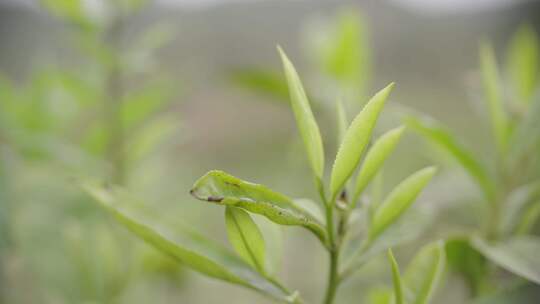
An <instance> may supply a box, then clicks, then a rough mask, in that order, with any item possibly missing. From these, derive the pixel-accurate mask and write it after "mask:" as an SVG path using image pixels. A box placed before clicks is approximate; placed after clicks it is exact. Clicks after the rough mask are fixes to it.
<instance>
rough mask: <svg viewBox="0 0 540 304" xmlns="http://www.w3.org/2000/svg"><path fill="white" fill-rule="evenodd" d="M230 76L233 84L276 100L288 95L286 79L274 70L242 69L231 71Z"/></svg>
mask: <svg viewBox="0 0 540 304" xmlns="http://www.w3.org/2000/svg"><path fill="white" fill-rule="evenodd" d="M230 77H231V81H232V82H233V83H234V84H235V85H237V86H239V87H242V88H245V89H248V90H250V91H253V92H255V93H260V94H264V95H268V96H271V97H274V98H276V99H277V100H287V98H288V97H289V88H288V86H287V82H286V80H285V79H284V78H283V77H282V75H280V74H278V73H276V72H274V71H265V70H258V69H243V70H237V71H233V72H232V73H231V75H230Z"/></svg>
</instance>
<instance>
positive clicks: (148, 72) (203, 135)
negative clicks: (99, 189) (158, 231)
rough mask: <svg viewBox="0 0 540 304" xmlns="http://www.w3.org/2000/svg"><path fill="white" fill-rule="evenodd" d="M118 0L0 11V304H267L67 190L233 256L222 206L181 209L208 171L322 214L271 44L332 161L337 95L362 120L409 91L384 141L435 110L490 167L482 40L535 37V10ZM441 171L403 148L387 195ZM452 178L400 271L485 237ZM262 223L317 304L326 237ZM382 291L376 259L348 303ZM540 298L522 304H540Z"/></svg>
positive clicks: (463, 183) (468, 190) (458, 180)
mask: <svg viewBox="0 0 540 304" xmlns="http://www.w3.org/2000/svg"><path fill="white" fill-rule="evenodd" d="M112 2H114V1H99V0H88V1H85V0H81V1H69V0H63V1H61V0H59V1H55V0H44V1H37V0H36V1H33V0H0V105H1V109H0V111H1V113H0V120H1V121H0V303H6V304H7V303H9V304H16V303H150V302H153V303H221V302H231V303H239V304H240V303H271V302H270V301H269V300H268V299H266V298H264V297H262V296H260V295H257V294H253V293H252V292H251V291H249V290H246V289H242V288H239V287H236V286H233V285H228V284H224V283H222V282H218V281H216V280H213V279H209V278H206V277H203V276H201V275H199V274H197V273H194V272H192V271H190V270H189V269H185V268H183V267H182V266H181V265H179V264H176V263H175V262H174V261H171V260H169V258H167V257H164V256H162V255H161V254H160V253H158V252H156V251H154V250H153V249H151V248H149V247H147V246H146V245H145V244H143V243H142V242H140V241H139V240H137V239H135V238H134V237H132V236H130V235H129V234H127V233H126V232H125V231H124V230H123V228H121V227H119V226H118V225H117V224H116V223H113V222H112V221H111V220H110V218H109V217H108V216H107V215H106V214H105V213H104V212H102V211H101V210H100V209H99V207H98V206H97V205H96V204H94V203H93V202H92V200H91V199H90V198H89V197H88V196H87V195H86V194H84V193H82V191H81V190H80V189H79V188H78V187H77V186H76V184H75V183H74V182H73V180H74V179H77V178H80V177H86V176H91V177H96V178H102V179H107V180H111V181H113V182H115V183H118V184H121V185H123V186H124V187H126V188H128V189H129V190H130V191H132V192H134V193H136V194H137V195H139V196H141V197H143V198H144V199H145V200H146V201H147V202H148V204H149V205H150V207H151V208H152V209H154V210H156V211H157V212H158V213H159V214H161V215H163V216H164V217H165V216H166V217H169V218H172V219H173V220H177V221H179V222H183V223H187V224H188V225H190V226H193V227H195V228H196V229H197V230H200V231H202V232H204V234H206V235H208V236H210V237H211V238H213V239H215V240H217V241H219V242H222V243H223V244H226V235H225V232H224V222H223V209H222V208H219V207H217V206H214V205H208V204H204V203H201V202H199V201H196V200H194V199H193V198H192V197H191V196H190V195H189V189H190V187H191V185H192V184H193V182H194V181H195V180H196V179H197V178H198V177H200V176H201V175H203V174H204V173H205V172H207V171H208V170H211V169H221V170H224V171H227V172H230V173H231V174H233V175H235V176H238V177H241V178H243V179H246V180H250V181H256V182H259V183H263V184H266V185H268V186H270V187H271V188H273V189H276V190H279V191H281V192H284V193H288V194H290V195H291V196H294V197H311V198H314V197H316V191H315V189H314V188H313V186H312V180H311V178H310V177H309V176H310V172H309V168H308V165H307V162H306V160H305V157H304V153H303V152H304V151H303V147H302V144H301V141H300V139H299V136H298V134H297V129H296V126H295V123H294V118H293V115H292V113H291V111H290V108H289V106H288V98H287V91H286V88H284V87H283V85H282V84H283V83H282V81H283V75H282V72H281V63H280V61H279V57H278V55H277V52H276V45H277V44H279V45H281V46H282V47H283V48H284V49H285V50H286V51H287V53H288V54H289V56H290V58H291V59H292V61H293V62H294V63H295V65H296V66H297V68H298V70H299V72H300V75H301V77H302V79H303V80H304V84H305V86H306V88H307V91H308V92H309V95H310V96H311V97H312V103H313V104H314V105H313V106H314V109H315V113H316V116H317V119H318V122H319V124H320V126H321V129H322V133H323V138H324V139H325V146H326V150H327V151H328V153H327V157H328V158H329V159H328V161H327V163H330V162H331V158H332V155H334V153H335V150H336V148H335V147H336V125H335V118H334V117H335V114H334V103H335V101H336V99H337V97H341V98H343V99H344V100H345V102H346V104H347V112H348V115H349V117H353V116H354V115H355V113H356V112H357V111H358V109H359V108H360V107H361V105H362V104H363V103H364V102H365V101H366V98H367V96H370V95H372V94H373V93H374V92H376V91H377V90H379V89H380V88H382V87H383V86H385V85H386V84H387V83H389V82H391V81H395V82H396V83H397V87H396V89H395V91H394V93H393V95H392V97H391V100H390V102H389V105H388V107H387V109H385V112H384V116H383V118H382V120H381V121H380V122H379V124H378V126H377V130H376V133H377V134H381V133H382V132H383V131H385V130H388V129H389V128H390V127H393V126H396V125H397V124H399V123H400V117H401V115H402V114H403V113H404V112H411V111H412V112H419V113H427V114H429V115H431V116H433V117H435V118H437V119H438V120H440V121H442V122H444V123H446V124H447V125H449V126H450V127H451V128H452V129H453V130H454V131H455V133H456V134H458V135H459V136H460V137H462V139H463V142H464V143H465V144H466V145H468V146H469V147H471V148H472V149H474V150H475V151H477V153H478V155H489V154H490V153H492V151H491V150H490V148H489V147H490V143H489V141H490V139H489V127H488V126H487V123H486V121H487V120H485V119H483V118H485V116H486V113H485V110H483V108H482V106H481V105H480V101H479V94H480V93H479V92H480V81H479V77H478V43H479V41H480V40H481V39H482V38H489V39H491V41H493V44H494V46H495V50H496V53H497V55H500V56H501V58H504V55H505V53H506V52H507V49H506V46H507V44H508V42H509V40H510V37H511V36H512V35H513V34H514V32H515V31H516V30H517V29H518V28H519V27H520V26H521V25H522V24H524V23H527V24H529V25H530V26H531V27H532V28H536V29H538V28H539V27H540V3H539V2H535V1H510V0H483V1H465V0H459V1H452V0H431V1H427V0H394V1H300V0H297V1H284V0H280V1H277V0H276V1H270V0H269V1H227V0H212V1H210V0H206V1H203V0H155V1H142V0H141V1H135V0H133V1H128V0H126V1H119V2H118V3H120V4H111V3H112ZM350 28H353V32H352V35H353V37H355V38H354V39H353V41H354V42H355V44H354V45H352V46H350V47H349V48H347V47H346V48H345V49H351V48H352V49H353V50H354V51H356V52H357V53H358V54H359V55H358V56H357V58H356V61H353V62H352V64H353V65H355V66H357V69H354V70H353V71H351V72H350V73H349V74H347V73H348V72H347V71H345V72H343V73H342V74H339V72H338V73H337V74H336V73H334V74H332V73H333V72H335V71H331V70H327V69H325V66H324V59H321V58H323V57H324V54H325V52H326V51H328V45H335V44H337V43H338V41H339V35H340V34H339V33H341V31H344V29H345V31H346V29H350ZM354 29H355V30H354ZM537 32H538V30H537ZM346 64H347V63H346ZM336 75H338V77H334V78H333V76H336ZM339 75H341V76H343V75H345V76H343V77H342V78H340V76H339ZM119 117H120V118H119ZM439 156H440V155H438V154H436V153H435V154H434V152H433V151H432V150H430V148H429V146H427V145H425V144H424V142H423V141H422V140H421V139H420V138H418V136H417V135H414V134H413V133H410V134H407V135H406V136H405V138H404V140H403V141H402V143H401V144H400V146H399V147H398V150H397V152H396V153H395V155H394V156H393V157H392V158H391V159H390V161H389V163H388V164H387V165H386V167H387V168H388V169H387V170H386V171H385V172H386V174H385V179H384V188H385V189H389V188H390V187H391V186H392V185H394V184H395V183H396V182H397V181H399V180H400V179H402V178H403V177H405V176H406V175H408V174H409V173H410V172H412V171H413V170H416V169H418V168H420V167H421V166H423V165H426V164H431V163H433V162H438V163H441V158H440V157H439ZM442 163H443V164H447V165H443V170H442V173H441V174H440V175H439V176H438V177H437V178H436V179H435V181H434V182H433V183H432V184H431V185H430V187H429V188H428V189H427V190H426V191H425V193H424V194H423V195H422V196H421V198H420V200H419V203H418V204H419V205H420V206H424V207H425V208H426V209H427V210H428V211H429V212H430V217H431V220H432V222H433V223H436V224H431V225H430V226H429V229H426V231H425V232H424V233H422V235H421V237H420V240H419V241H417V242H413V243H411V244H408V245H405V246H403V247H401V248H400V250H399V251H398V258H399V260H400V261H401V260H402V261H407V260H408V259H409V258H410V256H411V255H412V253H413V252H414V251H415V250H416V248H418V244H422V243H425V241H426V240H433V239H436V238H438V237H441V236H444V235H447V234H449V233H452V232H455V231H461V230H465V229H466V228H463V227H468V226H474V223H475V220H476V219H475V218H474V216H473V215H472V214H474V213H471V212H470V210H471V209H477V208H481V207H480V206H479V204H478V203H477V201H478V200H479V199H478V196H479V194H478V193H477V191H476V190H475V189H473V187H472V186H470V183H469V182H468V180H467V178H466V176H465V174H464V173H462V172H461V171H460V170H459V169H457V168H456V166H455V164H454V165H453V164H452V163H451V162H446V161H444V160H443V161H442ZM258 220H260V219H258ZM260 223H261V225H262V227H263V231H264V232H265V235H266V236H267V237H268V239H269V242H270V243H272V244H273V246H275V247H276V248H277V249H276V250H279V249H281V250H282V251H283V255H282V257H281V258H280V260H281V263H280V265H281V266H279V267H278V272H279V273H280V276H281V277H282V278H283V281H285V282H286V283H287V285H289V286H293V287H294V288H295V289H298V290H300V291H301V292H302V294H303V295H304V297H305V298H306V299H307V300H308V301H310V302H314V301H316V300H317V299H319V298H320V297H321V296H322V292H323V290H324V288H323V287H324V283H325V275H326V271H327V269H326V263H327V261H326V255H325V252H324V251H322V250H321V249H320V248H319V246H318V243H317V241H316V239H314V238H313V237H312V236H311V235H309V234H307V233H306V232H304V231H302V230H300V229H296V228H287V229H285V231H284V232H285V233H281V232H280V231H279V230H276V229H275V227H272V225H270V224H268V223H266V222H265V221H264V220H261V221H260ZM270 240H271V241H270ZM389 283H390V272H389V268H388V266H387V263H386V260H385V259H384V257H381V258H380V259H375V260H374V261H373V262H371V263H370V264H368V265H367V266H366V267H365V268H364V269H363V270H362V271H361V272H359V273H358V274H357V275H356V276H355V277H354V279H353V280H351V281H349V282H347V283H346V284H345V285H344V286H343V287H342V289H341V294H340V296H339V299H338V300H339V301H338V302H339V303H367V302H366V301H367V300H366V299H367V298H368V297H369V294H370V293H371V292H372V291H373V290H374V289H376V288H378V287H380V286H384V285H388V284H389ZM445 283H446V284H445V285H446V286H445V287H444V288H442V289H441V290H440V291H439V292H438V300H437V301H436V303H462V302H463V303H466V302H467V301H466V300H465V299H466V298H467V289H466V287H465V286H464V285H463V283H462V282H461V281H460V280H459V279H456V278H454V277H452V276H451V275H449V276H447V277H446V281H445ZM531 292H532V295H531V296H529V298H528V300H529V301H528V302H523V303H536V302H535V299H536V301H537V300H538V299H539V297H538V294H539V291H538V290H535V289H534V288H533V290H532V291H531ZM535 292H536V293H535Z"/></svg>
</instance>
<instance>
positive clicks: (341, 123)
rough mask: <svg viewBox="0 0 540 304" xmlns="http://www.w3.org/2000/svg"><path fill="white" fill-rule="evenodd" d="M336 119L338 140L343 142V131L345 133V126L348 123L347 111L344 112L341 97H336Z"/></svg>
mask: <svg viewBox="0 0 540 304" xmlns="http://www.w3.org/2000/svg"><path fill="white" fill-rule="evenodd" d="M336 114H337V115H336V120H337V130H338V132H337V133H338V140H339V142H340V143H341V142H343V139H344V138H345V133H347V126H348V124H349V122H348V120H347V113H346V112H345V105H344V104H343V101H342V100H341V99H338V100H337V102H336Z"/></svg>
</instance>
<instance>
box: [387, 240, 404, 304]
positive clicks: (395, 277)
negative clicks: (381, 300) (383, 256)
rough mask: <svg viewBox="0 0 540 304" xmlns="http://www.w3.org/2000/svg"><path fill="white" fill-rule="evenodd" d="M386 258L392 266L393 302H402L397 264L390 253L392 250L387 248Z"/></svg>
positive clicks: (400, 303)
mask: <svg viewBox="0 0 540 304" xmlns="http://www.w3.org/2000/svg"><path fill="white" fill-rule="evenodd" d="M388 260H389V261H390V265H391V266H392V282H393V283H394V298H395V300H396V302H395V304H404V302H403V286H402V283H401V275H400V274H399V266H398V263H397V261H396V259H395V258H394V255H393V254H392V250H391V249H388Z"/></svg>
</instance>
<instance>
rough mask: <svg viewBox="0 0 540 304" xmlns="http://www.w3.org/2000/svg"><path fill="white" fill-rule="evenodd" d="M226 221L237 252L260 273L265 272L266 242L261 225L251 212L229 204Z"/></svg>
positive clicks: (230, 239) (230, 238) (226, 210)
mask: <svg viewBox="0 0 540 304" xmlns="http://www.w3.org/2000/svg"><path fill="white" fill-rule="evenodd" d="M225 222H226V224H227V234H228V236H229V241H230V242H231V244H232V245H233V247H234V249H235V250H236V252H237V253H238V254H239V255H240V256H241V257H242V258H243V259H244V260H245V261H246V262H248V263H249V264H250V265H252V266H253V267H255V269H257V271H259V272H260V273H265V269H264V265H265V244H264V239H263V236H262V234H261V231H260V230H259V227H257V225H256V224H255V222H254V221H253V220H252V219H251V217H250V216H249V214H248V213H247V212H245V211H244V210H242V209H240V208H235V207H231V206H228V207H227V208H226V209H225Z"/></svg>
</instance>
